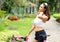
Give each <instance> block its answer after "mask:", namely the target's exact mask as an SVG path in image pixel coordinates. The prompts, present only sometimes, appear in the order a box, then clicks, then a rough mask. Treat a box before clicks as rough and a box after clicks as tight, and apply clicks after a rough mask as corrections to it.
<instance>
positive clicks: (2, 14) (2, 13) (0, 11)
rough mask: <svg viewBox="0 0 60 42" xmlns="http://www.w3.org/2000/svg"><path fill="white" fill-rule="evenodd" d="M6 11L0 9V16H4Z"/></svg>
mask: <svg viewBox="0 0 60 42" xmlns="http://www.w3.org/2000/svg"><path fill="white" fill-rule="evenodd" d="M5 13H6V11H3V10H0V18H2V17H4V16H5Z"/></svg>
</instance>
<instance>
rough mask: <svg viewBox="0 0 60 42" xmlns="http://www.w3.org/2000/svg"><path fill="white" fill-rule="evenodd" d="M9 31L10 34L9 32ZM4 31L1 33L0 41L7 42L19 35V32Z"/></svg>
mask: <svg viewBox="0 0 60 42" xmlns="http://www.w3.org/2000/svg"><path fill="white" fill-rule="evenodd" d="M7 31H8V32H7ZM7 31H2V32H0V41H5V42H6V41H7V39H8V38H9V37H10V38H11V37H12V36H13V35H19V32H18V31H12V30H11V31H9V30H7Z"/></svg>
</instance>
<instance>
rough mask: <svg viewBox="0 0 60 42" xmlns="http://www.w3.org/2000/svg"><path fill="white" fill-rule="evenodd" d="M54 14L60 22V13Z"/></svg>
mask: <svg viewBox="0 0 60 42" xmlns="http://www.w3.org/2000/svg"><path fill="white" fill-rule="evenodd" d="M53 16H54V17H55V18H56V21H57V22H60V14H54V15H53Z"/></svg>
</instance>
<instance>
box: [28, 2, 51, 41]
mask: <svg viewBox="0 0 60 42" xmlns="http://www.w3.org/2000/svg"><path fill="white" fill-rule="evenodd" d="M49 19H50V14H49V7H48V4H47V3H42V4H41V5H40V7H39V11H38V13H37V15H36V18H35V19H34V20H33V23H32V28H31V30H30V31H29V33H28V34H27V36H29V34H30V33H31V32H32V31H33V30H35V40H33V42H44V41H46V38H47V36H46V32H45V31H44V25H45V23H46V21H48V20H49Z"/></svg>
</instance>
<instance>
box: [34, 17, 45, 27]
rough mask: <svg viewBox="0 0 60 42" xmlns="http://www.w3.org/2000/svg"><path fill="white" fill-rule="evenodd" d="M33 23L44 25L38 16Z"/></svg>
mask: <svg viewBox="0 0 60 42" xmlns="http://www.w3.org/2000/svg"><path fill="white" fill-rule="evenodd" d="M33 25H37V26H41V27H44V25H45V23H44V22H43V21H42V20H41V19H40V18H38V17H36V18H35V19H34V20H33Z"/></svg>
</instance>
